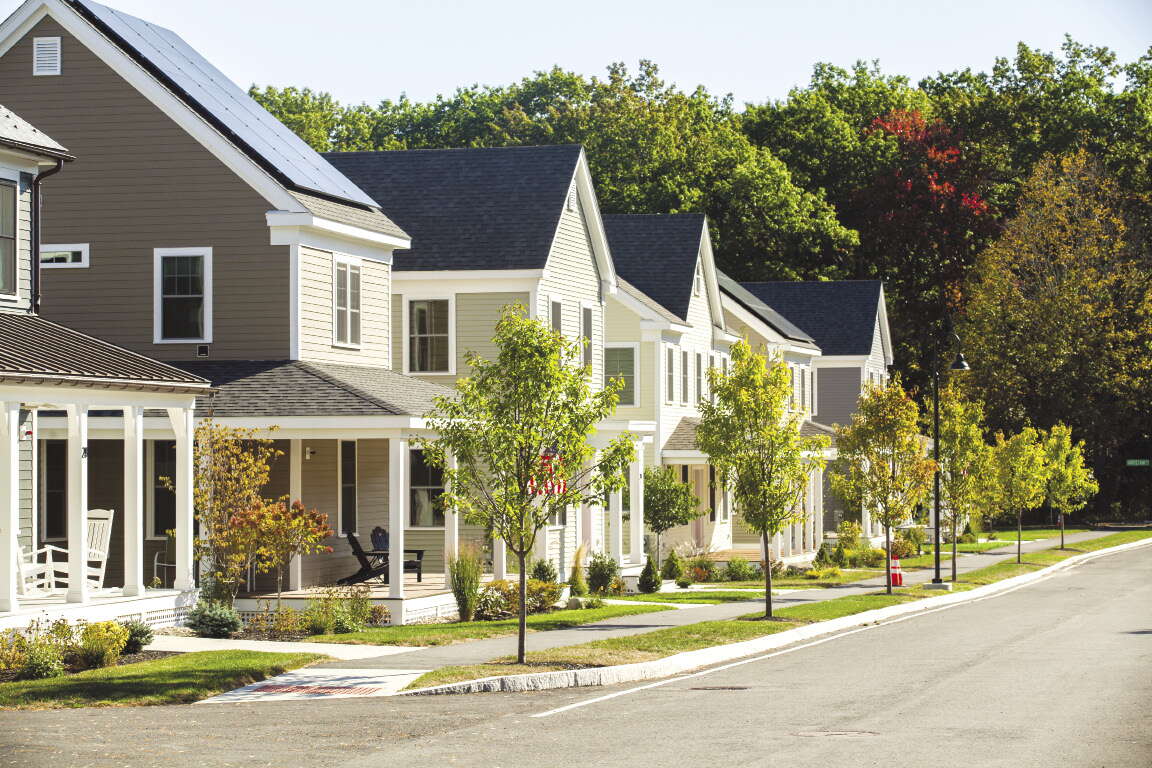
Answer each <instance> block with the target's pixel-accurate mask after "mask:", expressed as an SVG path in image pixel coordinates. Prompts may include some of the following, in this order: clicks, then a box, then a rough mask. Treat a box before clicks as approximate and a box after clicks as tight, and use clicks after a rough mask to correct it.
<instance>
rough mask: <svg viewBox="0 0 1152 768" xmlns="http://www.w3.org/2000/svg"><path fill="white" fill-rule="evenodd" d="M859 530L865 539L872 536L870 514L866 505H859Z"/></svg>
mask: <svg viewBox="0 0 1152 768" xmlns="http://www.w3.org/2000/svg"><path fill="white" fill-rule="evenodd" d="M860 530H861V532H862V533H863V535H864V538H865V539H869V538H871V537H872V514H871V513H870V512H869V511H868V507H867V506H862V507H860ZM865 544H867V542H865Z"/></svg>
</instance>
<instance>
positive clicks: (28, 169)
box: [0, 146, 56, 176]
mask: <svg viewBox="0 0 1152 768" xmlns="http://www.w3.org/2000/svg"><path fill="white" fill-rule="evenodd" d="M0 164H3V165H4V167H5V168H12V169H14V170H17V171H19V172H20V173H30V174H32V175H33V176H37V175H39V173H40V167H41V166H46V167H51V166H54V165H56V159H55V158H52V159H48V158H47V157H45V156H44V155H38V154H36V153H35V152H31V151H26V150H23V149H16V148H15V147H4V146H0Z"/></svg>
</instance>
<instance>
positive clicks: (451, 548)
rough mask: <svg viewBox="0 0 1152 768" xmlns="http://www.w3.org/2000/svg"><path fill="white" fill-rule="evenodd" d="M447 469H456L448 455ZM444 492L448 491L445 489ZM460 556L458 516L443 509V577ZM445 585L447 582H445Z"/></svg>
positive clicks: (453, 510)
mask: <svg viewBox="0 0 1152 768" xmlns="http://www.w3.org/2000/svg"><path fill="white" fill-rule="evenodd" d="M448 469H456V456H455V455H454V454H451V453H449V454H448ZM445 490H448V489H447V488H445ZM458 554H460V515H459V513H457V512H456V508H455V507H452V506H448V507H445V508H444V576H445V579H447V576H448V563H450V562H451V561H452V560H453V559H454V558H455V557H456V556H457V555H458ZM445 583H447V581H445Z"/></svg>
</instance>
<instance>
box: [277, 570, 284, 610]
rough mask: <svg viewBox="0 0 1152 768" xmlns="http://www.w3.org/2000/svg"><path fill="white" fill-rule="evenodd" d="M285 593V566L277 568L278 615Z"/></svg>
mask: <svg viewBox="0 0 1152 768" xmlns="http://www.w3.org/2000/svg"><path fill="white" fill-rule="evenodd" d="M283 592H284V566H283V565H278V566H276V613H280V596H281V595H282V594H283Z"/></svg>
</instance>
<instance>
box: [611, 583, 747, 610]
mask: <svg viewBox="0 0 1152 768" xmlns="http://www.w3.org/2000/svg"><path fill="white" fill-rule="evenodd" d="M760 589H761V590H763V589H764V587H763V586H761V587H760ZM612 599H613V600H628V601H632V602H642V603H643V602H647V603H674V604H676V605H680V604H689V605H719V604H720V603H743V602H748V601H753V600H759V601H760V602H764V593H763V591H761V592H760V593H759V594H757V593H756V592H724V591H721V590H717V591H715V592H712V591H703V590H684V591H683V592H654V593H652V594H641V595H619V596H617V597H613V598H612Z"/></svg>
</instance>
